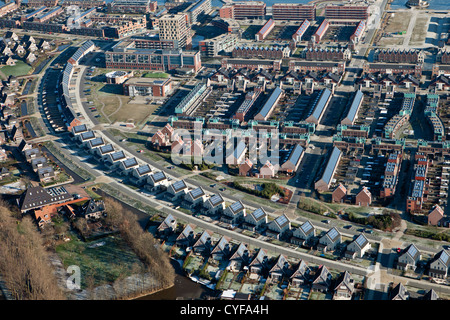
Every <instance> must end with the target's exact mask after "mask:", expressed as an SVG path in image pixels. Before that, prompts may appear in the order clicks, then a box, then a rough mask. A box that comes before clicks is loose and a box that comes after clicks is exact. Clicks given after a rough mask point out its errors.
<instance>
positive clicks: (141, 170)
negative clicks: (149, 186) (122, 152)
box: [137, 164, 152, 174]
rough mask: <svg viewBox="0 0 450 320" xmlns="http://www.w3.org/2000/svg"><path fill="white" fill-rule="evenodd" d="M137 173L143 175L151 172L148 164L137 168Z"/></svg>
mask: <svg viewBox="0 0 450 320" xmlns="http://www.w3.org/2000/svg"><path fill="white" fill-rule="evenodd" d="M137 171H138V173H139V174H144V173H147V172H150V171H152V169H151V168H150V166H149V165H148V164H144V165H143V166H140V167H139V168H137Z"/></svg>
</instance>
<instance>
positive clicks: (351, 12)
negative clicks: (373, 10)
mask: <svg viewBox="0 0 450 320" xmlns="http://www.w3.org/2000/svg"><path fill="white" fill-rule="evenodd" d="M325 18H326V19H357V20H367V19H368V18H369V6H357V5H327V6H325Z"/></svg>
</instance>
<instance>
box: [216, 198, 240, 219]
mask: <svg viewBox="0 0 450 320" xmlns="http://www.w3.org/2000/svg"><path fill="white" fill-rule="evenodd" d="M244 217H245V207H244V204H243V203H242V201H240V200H238V201H236V202H234V203H233V204H231V205H230V206H228V207H226V208H225V210H224V211H223V214H222V216H221V218H220V220H221V221H222V222H226V223H229V224H232V225H233V224H237V223H238V222H240V221H242V220H243V219H244Z"/></svg>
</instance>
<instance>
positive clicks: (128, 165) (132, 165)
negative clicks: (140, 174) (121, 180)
mask: <svg viewBox="0 0 450 320" xmlns="http://www.w3.org/2000/svg"><path fill="white" fill-rule="evenodd" d="M136 168H139V163H138V162H137V160H136V158H135V157H132V158H128V159H125V160H124V161H122V162H121V163H120V165H119V170H120V171H121V173H122V174H123V175H129V174H130V173H131V172H132V171H133V169H136Z"/></svg>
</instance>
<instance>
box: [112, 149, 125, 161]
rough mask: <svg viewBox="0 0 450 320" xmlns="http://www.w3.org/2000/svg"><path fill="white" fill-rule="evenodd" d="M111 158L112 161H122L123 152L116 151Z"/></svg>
mask: <svg viewBox="0 0 450 320" xmlns="http://www.w3.org/2000/svg"><path fill="white" fill-rule="evenodd" d="M111 157H112V158H113V160H117V159H122V158H125V154H124V153H123V151H117V152H115V153H113V154H112V155H111Z"/></svg>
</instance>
